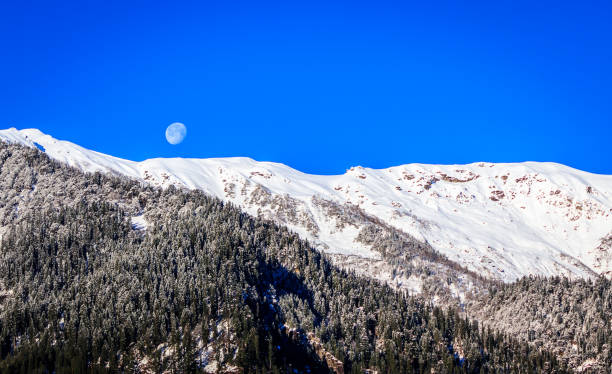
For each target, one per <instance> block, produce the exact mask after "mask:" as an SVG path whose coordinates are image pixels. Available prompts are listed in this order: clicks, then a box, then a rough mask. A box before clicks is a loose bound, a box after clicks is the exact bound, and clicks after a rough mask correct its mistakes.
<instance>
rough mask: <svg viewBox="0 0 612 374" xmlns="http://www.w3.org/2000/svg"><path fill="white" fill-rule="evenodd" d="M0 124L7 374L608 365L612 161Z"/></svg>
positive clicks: (0, 334)
mask: <svg viewBox="0 0 612 374" xmlns="http://www.w3.org/2000/svg"><path fill="white" fill-rule="evenodd" d="M0 140H2V142H0V370H2V371H3V372H19V371H21V372H41V373H46V372H58V373H59V372H74V371H75V370H76V372H146V373H149V372H151V373H166V372H168V373H169V372H198V371H206V372H253V373H258V372H304V373H307V372H335V373H345V372H355V373H365V372H367V373H403V372H417V373H433V372H435V373H442V372H466V373H494V372H500V373H510V372H521V373H534V372H555V373H562V372H594V373H606V372H610V371H611V370H612V331H611V328H612V288H611V282H610V279H609V278H610V277H611V276H612V176H607V175H595V174H590V173H587V172H583V171H579V170H576V169H572V168H570V167H567V166H564V165H559V164H553V163H536V162H525V163H517V164H491V163H486V162H482V163H475V164H469V165H422V164H408V165H402V166H397V167H391V168H388V169H380V170H374V169H368V168H363V167H352V168H350V169H348V170H347V172H346V173H345V174H343V175H333V176H319V175H309V174H304V173H301V172H299V171H297V170H294V169H292V168H290V167H288V166H285V165H282V164H277V163H270V162H257V161H254V160H252V159H249V158H224V159H179V158H175V159H150V160H145V161H142V162H134V161H129V160H123V159H120V158H116V157H113V156H109V155H105V154H102V153H98V152H95V151H91V150H87V149H85V148H83V147H80V146H78V145H76V144H73V143H70V142H67V141H61V140H57V139H54V138H53V137H51V136H50V135H46V134H43V133H42V132H40V131H39V130H36V129H26V130H17V129H14V128H11V129H8V130H2V131H0ZM70 370H72V371H70Z"/></svg>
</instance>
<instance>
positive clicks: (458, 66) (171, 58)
mask: <svg viewBox="0 0 612 374" xmlns="http://www.w3.org/2000/svg"><path fill="white" fill-rule="evenodd" d="M60 3H61V4H60ZM125 3H128V2H123V1H121V2H102V1H85V2H83V1H79V2H74V3H72V2H70V1H64V2H31V1H14V2H11V3H9V2H3V3H2V5H0V50H1V51H2V55H1V58H0V82H1V88H2V89H1V90H0V128H8V127H11V126H14V127H17V128H29V127H36V128H39V129H41V130H42V131H44V132H47V133H49V134H51V135H53V136H54V137H56V138H60V139H66V140H70V141H72V142H75V143H78V144H80V145H82V146H85V147H87V148H91V149H94V150H97V151H100V152H104V153H108V154H112V155H115V156H118V157H123V158H128V159H133V160H142V159H145V158H151V157H226V156H248V157H252V158H254V159H257V160H262V161H264V160H265V161H277V162H282V163H285V164H288V165H290V166H292V167H295V168H297V169H299V170H302V171H305V172H310V173H319V174H335V173H343V172H344V171H345V170H346V169H347V168H349V167H350V166H354V165H363V166H368V167H375V168H381V167H388V166H392V165H398V164H404V163H412V162H421V163H468V162H475V161H491V162H518V161H526V160H534V161H554V162H560V163H564V164H568V165H570V166H573V167H576V168H580V169H583V170H587V171H591V172H596V173H606V174H612V151H611V150H610V149H611V148H612V147H610V145H609V143H612V92H611V87H612V42H611V40H612V22H610V20H611V19H612V3H611V2H610V1H601V2H589V1H584V2H583V1H581V2H576V1H573V2H567V3H566V2H563V1H555V2H545V1H543V2H533V1H526V2H521V1H518V2H517V1H483V2H435V3H434V2H431V4H425V3H430V2H406V1H401V2H400V1H398V2H385V1H377V2H356V1H350V2H349V1H340V2H333V1H321V2H318V1H314V0H313V1H308V2H303V3H296V2H286V1H285V2H265V1H257V2H253V1H251V2H240V1H238V2H231V3H230V2H217V3H215V2H193V3H188V2H180V3H181V5H169V4H168V3H169V2H165V4H164V3H156V2H150V1H149V2H136V1H134V2H129V3H130V4H129V5H128V4H125ZM290 3H291V4H290ZM467 3H470V4H467ZM175 121H180V122H183V123H185V125H186V126H187V129H188V133H187V137H186V139H185V141H184V142H183V143H181V144H180V145H176V146H172V145H169V144H168V143H167V142H166V140H165V138H164V131H165V128H166V126H168V125H169V124H170V123H172V122H175Z"/></svg>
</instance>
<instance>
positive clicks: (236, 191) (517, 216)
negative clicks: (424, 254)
mask: <svg viewBox="0 0 612 374" xmlns="http://www.w3.org/2000/svg"><path fill="white" fill-rule="evenodd" d="M0 139H2V140H4V141H7V142H13V143H20V144H23V145H27V146H30V147H38V148H39V149H41V150H42V151H44V152H45V153H46V154H47V155H49V156H50V157H51V158H53V159H56V160H59V161H61V162H65V163H67V164H69V165H72V166H75V167H78V168H80V169H82V170H84V171H88V172H95V171H102V172H111V173H115V174H121V175H126V176H128V177H132V178H136V179H139V180H142V181H144V182H147V183H151V184H153V185H158V186H169V185H172V184H174V185H178V186H185V187H187V188H191V189H196V188H197V189H201V190H203V191H205V192H207V193H209V194H212V195H215V196H217V197H219V198H221V199H223V200H226V201H230V202H232V203H234V204H236V205H238V206H240V207H241V208H242V209H244V210H245V211H247V212H248V213H250V214H253V215H257V216H264V217H266V218H270V219H273V220H275V221H277V222H279V223H281V224H284V225H286V226H288V227H289V228H290V229H292V230H294V231H295V232H297V233H298V234H300V235H301V236H303V237H304V238H306V239H308V240H309V241H310V242H311V243H312V244H314V245H315V246H316V247H318V248H319V249H321V250H323V251H325V252H328V253H331V254H338V255H339V256H340V257H344V258H345V259H347V261H346V263H348V264H351V263H352V264H354V266H353V268H355V269H356V270H359V268H360V267H363V266H364V265H363V264H364V262H363V261H362V260H363V259H369V260H368V261H369V264H376V262H377V261H381V254H380V251H376V250H374V249H373V247H372V242H371V240H364V239H363V238H364V230H365V229H366V228H367V227H368V225H370V226H371V225H372V224H373V223H374V224H377V225H379V226H380V227H387V228H390V229H394V230H396V232H399V233H402V234H406V235H407V236H412V237H414V238H417V239H418V240H421V241H423V242H425V243H428V244H429V245H431V247H433V248H434V249H436V250H437V251H439V252H440V253H442V254H444V255H445V256H446V257H448V259H450V260H452V261H455V262H456V263H458V264H460V265H462V266H465V267H467V268H468V269H470V270H472V271H474V272H476V273H479V274H481V275H483V276H486V277H489V278H495V279H501V280H504V281H511V280H514V279H516V278H517V277H520V276H522V275H526V274H542V275H553V274H566V275H570V276H580V277H585V276H592V275H595V274H599V273H604V274H606V275H608V276H609V275H612V176H608V175H596V174H590V173H587V172H583V171H580V170H576V169H572V168H570V167H567V166H564V165H560V164H554V163H537V162H525V163H514V164H492V163H485V162H483V163H475V164H469V165H423V164H408V165H402V166H396V167H391V168H388V169H380V170H374V169H369V168H363V167H360V166H358V167H352V168H350V169H349V170H347V172H346V173H345V174H343V175H333V176H320V175H310V174H304V173H301V172H299V171H297V170H294V169H292V168H290V167H288V166H285V165H283V164H278V163H271V162H257V161H254V160H252V159H249V158H222V159H182V158H172V159H162V158H157V159H150V160H145V161H142V162H134V161H129V160H123V159H120V158H116V157H113V156H109V155H105V154H102V153H98V152H95V151H91V150H88V149H85V148H83V147H80V146H78V145H76V144H73V143H70V142H67V141H61V140H57V139H54V138H53V137H51V136H49V135H45V134H43V133H42V132H40V131H39V130H36V129H26V130H16V129H14V128H11V129H8V130H1V131H0ZM138 220H139V221H138V222H137V223H138V225H140V226H142V227H145V226H146V221H144V219H143V218H142V217H140V218H138ZM376 269H377V268H374V270H373V271H380V274H375V276H378V277H380V278H383V279H384V278H390V277H391V275H390V274H388V272H387V273H385V270H384V269H383V268H380V269H378V270H376ZM362 270H363V269H362ZM370 270H372V269H370Z"/></svg>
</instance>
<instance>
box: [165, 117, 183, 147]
mask: <svg viewBox="0 0 612 374" xmlns="http://www.w3.org/2000/svg"><path fill="white" fill-rule="evenodd" d="M186 135H187V128H186V127H185V125H183V124H182V123H180V122H174V123H173V124H171V125H170V126H168V128H167V129H166V140H167V141H168V143H170V144H172V145H177V144H179V143H180V142H182V141H183V139H185V136H186Z"/></svg>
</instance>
